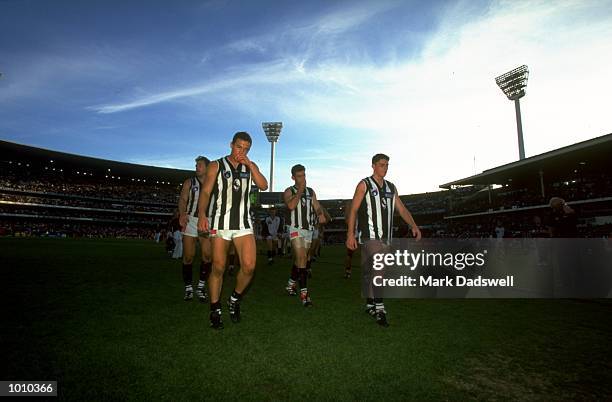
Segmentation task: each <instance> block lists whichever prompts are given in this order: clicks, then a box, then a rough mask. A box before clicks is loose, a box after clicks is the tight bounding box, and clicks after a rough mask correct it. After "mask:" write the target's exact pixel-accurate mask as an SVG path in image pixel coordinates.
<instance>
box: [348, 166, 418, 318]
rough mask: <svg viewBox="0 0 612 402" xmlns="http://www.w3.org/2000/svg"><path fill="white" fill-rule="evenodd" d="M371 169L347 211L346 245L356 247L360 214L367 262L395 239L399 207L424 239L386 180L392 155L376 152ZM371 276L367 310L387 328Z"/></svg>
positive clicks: (349, 247) (411, 225) (356, 190)
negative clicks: (394, 220)
mask: <svg viewBox="0 0 612 402" xmlns="http://www.w3.org/2000/svg"><path fill="white" fill-rule="evenodd" d="M372 169H373V173H372V176H370V177H366V178H365V179H363V180H361V181H360V182H359V184H357V188H356V189H355V195H354V196H353V201H352V202H351V206H350V210H349V213H348V222H347V226H348V228H347V232H346V247H347V248H348V249H349V250H356V249H357V238H356V237H355V221H356V219H357V216H359V220H358V221H359V230H358V232H359V234H360V239H359V240H360V243H361V244H362V248H361V260H362V263H363V264H364V265H365V264H366V263H368V258H369V257H371V256H373V255H374V254H377V253H386V252H389V250H390V248H391V247H390V246H391V240H392V239H393V214H394V212H395V209H396V208H397V211H398V212H399V214H400V216H401V217H402V219H403V220H404V222H406V223H407V224H408V225H410V227H411V229H412V235H413V236H414V237H415V238H416V240H417V241H418V240H420V239H421V231H420V230H419V227H418V226H417V225H416V223H415V222H414V219H413V218H412V214H410V212H409V211H408V209H407V208H406V207H405V206H404V204H403V203H402V201H401V200H400V198H399V193H398V192H397V188H396V187H395V185H394V184H393V183H391V182H389V181H387V180H385V176H386V175H387V170H388V169H389V157H388V156H387V155H385V154H376V155H374V156H373V157H372ZM370 269H371V267H370ZM366 271H367V270H366ZM370 279H371V278H366V280H367V281H368V283H369V284H370V286H369V287H368V292H369V294H368V299H367V302H366V312H367V313H368V314H370V315H371V316H372V317H375V318H376V322H377V323H378V324H379V325H381V326H383V327H388V326H389V323H388V322H387V312H386V311H385V305H384V304H383V299H382V298H378V297H376V296H375V295H374V290H373V289H372V286H371V285H372V283H371V281H370Z"/></svg>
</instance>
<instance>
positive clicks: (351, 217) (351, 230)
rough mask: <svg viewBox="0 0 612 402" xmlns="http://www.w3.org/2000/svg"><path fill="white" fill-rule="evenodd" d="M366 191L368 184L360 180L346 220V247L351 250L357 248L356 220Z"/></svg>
mask: <svg viewBox="0 0 612 402" xmlns="http://www.w3.org/2000/svg"><path fill="white" fill-rule="evenodd" d="M365 193H366V185H365V183H364V182H363V181H360V182H359V184H358V185H357V188H355V194H354V195H353V201H352V202H351V210H350V212H349V214H348V221H347V222H346V224H347V230H346V247H348V249H349V250H355V249H356V248H357V239H356V238H355V221H356V220H357V210H358V209H359V205H361V202H362V201H363V197H364V196H365Z"/></svg>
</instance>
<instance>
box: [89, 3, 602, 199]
mask: <svg viewBox="0 0 612 402" xmlns="http://www.w3.org/2000/svg"><path fill="white" fill-rule="evenodd" d="M372 4H375V3H372ZM364 7H365V8H364V9H357V10H355V9H352V10H344V11H342V10H339V11H338V12H337V13H331V14H329V15H326V16H323V17H319V18H318V19H316V20H314V21H305V22H303V23H301V24H295V28H293V29H291V30H289V31H287V32H284V33H283V34H280V35H279V34H278V32H271V33H268V34H265V35H261V36H258V37H253V38H249V39H244V40H242V41H237V42H234V43H233V44H230V45H229V47H227V48H226V49H225V50H223V51H235V52H262V51H264V50H265V51H269V50H270V49H271V48H274V52H273V54H274V55H275V56H276V57H277V58H276V59H275V60H274V61H273V62H271V63H260V64H254V65H248V66H246V67H243V68H239V69H234V70H231V71H226V72H225V73H222V74H220V75H219V76H217V77H216V78H214V79H211V80H208V81H205V82H203V83H198V84H196V85H188V86H185V87H181V88H179V89H170V90H168V91H164V92H159V93H152V94H150V95H146V96H142V97H139V98H136V99H132V100H129V101H125V102H116V103H109V104H105V105H100V106H96V107H92V108H91V109H92V110H94V111H97V112H98V113H117V112H122V111H127V110H130V109H134V108H139V107H144V106H148V105H153V104H158V103H163V102H169V101H174V100H178V99H182V100H188V101H192V102H193V103H194V104H196V105H199V104H201V105H202V107H205V106H206V104H208V103H218V102H222V103H223V104H226V105H230V106H231V108H233V109H235V110H238V111H241V112H243V113H246V114H248V115H252V116H257V117H261V116H270V115H276V116H278V118H282V119H284V121H290V122H292V123H293V125H294V127H295V130H294V134H295V135H313V142H317V143H319V144H320V145H321V147H322V148H324V149H326V152H327V150H328V149H329V148H330V147H332V145H333V147H332V148H333V149H341V148H340V147H341V146H344V147H348V152H349V153H350V158H346V157H345V155H344V154H342V153H341V152H337V153H333V154H332V156H333V157H337V158H338V160H340V161H343V160H344V161H345V162H344V163H338V164H335V165H334V169H333V174H332V175H331V176H333V177H334V178H342V179H341V180H332V179H331V178H330V174H329V173H321V172H326V170H325V169H327V168H328V167H329V166H330V163H333V160H330V159H333V157H332V158H330V153H329V152H327V154H326V155H324V154H325V152H324V153H323V154H318V153H309V154H307V156H306V157H305V158H303V160H305V161H308V162H309V163H310V162H311V164H312V169H310V170H309V178H310V179H312V180H316V181H317V182H319V183H320V184H319V185H318V186H317V187H316V188H318V189H319V193H320V195H321V197H324V198H342V197H344V198H346V197H350V196H351V195H352V193H353V191H354V185H355V184H356V180H359V179H360V178H362V177H363V176H365V175H367V174H368V173H369V159H370V157H371V155H372V154H373V153H376V152H384V153H387V154H389V155H390V156H391V169H390V173H389V178H390V179H391V180H393V181H394V182H395V183H396V184H397V185H398V187H399V189H400V191H401V192H402V193H411V192H419V191H431V190H435V189H436V188H437V186H438V185H439V184H442V183H444V182H447V181H451V180H454V179H458V178H460V177H465V176H469V175H471V174H473V173H474V171H473V169H474V168H473V165H474V158H476V163H477V165H478V166H479V167H480V168H481V169H487V168H491V167H494V166H497V165H500V164H502V163H508V162H511V161H513V160H516V159H517V154H518V151H517V146H516V125H515V120H514V119H515V117H514V109H513V106H512V104H511V102H509V101H508V100H507V99H506V98H505V97H504V95H503V94H502V93H501V91H500V90H499V89H498V88H497V86H496V85H495V82H494V77H495V76H497V75H499V74H501V73H504V72H506V71H508V70H510V69H512V68H514V67H517V66H519V65H521V64H527V65H529V67H530V71H531V75H530V80H529V85H528V88H527V96H526V97H525V98H523V99H522V101H521V104H522V109H523V128H524V132H525V144H526V150H527V155H528V156H529V155H534V154H537V153H541V152H545V151H547V150H550V149H553V148H557V147H560V146H564V145H568V144H570V143H573V142H577V141H580V140H585V139H588V138H592V137H595V136H598V135H602V134H605V133H608V132H610V131H612V130H611V129H610V127H612V115H611V114H610V113H609V112H608V110H607V109H608V107H607V104H608V96H609V93H610V92H611V90H612V70H610V69H609V68H608V66H609V65H610V64H611V63H610V61H612V60H611V59H612V42H611V41H610V40H609V38H610V37H612V18H611V15H610V14H611V13H610V11H609V10H612V7H610V2H609V1H599V2H597V1H592V2H582V1H559V2H547V1H529V2H527V1H522V2H515V1H499V2H493V3H492V4H491V5H490V7H489V8H488V9H486V10H482V11H481V12H479V13H477V14H474V13H473V12H470V13H464V12H462V10H463V9H464V8H463V7H468V5H467V3H457V4H455V5H452V6H450V7H449V8H447V9H446V10H444V14H443V16H442V18H441V21H440V25H439V26H438V27H437V29H436V31H435V32H433V33H432V34H431V35H430V36H429V37H428V38H427V40H426V42H425V43H424V46H423V49H422V52H421V53H420V54H418V55H417V57H414V58H411V59H402V58H401V55H398V56H397V57H394V58H392V59H393V60H394V61H393V62H392V63H389V64H386V65H380V63H374V62H371V60H370V59H369V58H368V57H364V58H363V60H360V61H358V60H356V59H355V58H350V60H349V61H348V62H347V61H344V62H343V61H340V60H342V58H339V57H335V56H334V52H332V51H330V49H332V48H333V46H334V45H336V42H335V40H334V39H335V38H339V37H341V36H342V35H343V34H345V33H348V32H350V31H351V30H353V29H359V26H360V25H361V24H363V23H364V22H365V21H368V20H369V19H371V18H373V17H375V16H377V15H380V14H381V13H384V12H386V11H388V10H390V9H391V8H392V7H395V4H394V3H389V4H385V5H384V6H375V5H373V6H364ZM412 34H413V33H412V32H410V31H409V29H407V30H406V32H404V33H401V32H399V33H397V34H396V35H394V36H393V37H390V38H389V39H388V43H385V49H393V48H394V47H396V48H397V47H399V44H401V43H402V41H405V40H408V39H409V35H412ZM279 38H280V39H279ZM298 39H299V41H298ZM274 40H280V43H277V44H275V43H274ZM292 43H294V46H293V48H292V46H291V44H292ZM332 50H333V49H332ZM384 56H385V55H381V58H383V59H384ZM204 94H206V95H207V96H206V97H202V96H200V95H204ZM249 99H250V100H254V101H250V102H249V101H248V100H249ZM245 100H246V101H245ZM262 119H263V118H262ZM311 122H316V124H317V125H324V126H329V127H336V128H338V132H339V134H338V136H339V139H338V142H335V141H336V140H335V139H334V138H330V137H317V135H316V134H310V133H309V132H308V131H309V129H308V125H309V124H311ZM349 133H353V138H355V139H356V141H355V143H354V144H353V143H351V142H350V138H351V135H349ZM355 133H356V134H355ZM342 141H345V142H344V143H343V142H342ZM337 147H338V148H337ZM292 156H293V155H292V153H291V152H290V153H289V154H287V155H279V163H285V164H286V166H285V167H284V168H285V169H286V168H287V166H290V163H291V159H292ZM285 161H286V162H285ZM279 184H283V185H284V184H288V182H287V179H286V178H284V179H282V180H280V181H279Z"/></svg>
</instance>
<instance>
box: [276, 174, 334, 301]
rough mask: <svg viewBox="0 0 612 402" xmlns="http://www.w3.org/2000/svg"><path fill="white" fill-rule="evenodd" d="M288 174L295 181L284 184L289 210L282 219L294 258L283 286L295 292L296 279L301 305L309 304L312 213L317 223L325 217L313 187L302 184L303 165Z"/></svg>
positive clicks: (289, 291) (290, 291)
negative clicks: (285, 223) (291, 183)
mask: <svg viewBox="0 0 612 402" xmlns="http://www.w3.org/2000/svg"><path fill="white" fill-rule="evenodd" d="M291 178H292V179H293V181H294V182H295V184H294V185H293V186H291V187H287V189H286V190H285V193H284V194H283V200H284V201H285V205H287V208H288V210H289V211H288V216H287V219H286V222H287V231H288V232H289V238H290V239H291V246H292V248H293V258H294V264H293V267H292V269H291V277H290V278H289V282H288V283H287V288H286V290H287V292H288V293H289V295H295V294H296V290H295V284H296V282H298V283H299V285H300V300H301V301H302V305H303V306H304V307H309V306H312V301H311V300H310V295H309V293H308V287H307V281H308V272H307V271H306V259H307V256H308V250H309V249H310V245H311V242H312V233H313V231H314V222H313V217H314V216H317V217H318V219H319V222H320V223H325V222H326V219H325V215H323V212H322V211H321V206H320V205H319V201H318V200H317V196H316V194H315V192H314V190H313V189H312V188H310V187H307V186H306V168H305V167H304V166H302V165H295V166H293V167H292V168H291Z"/></svg>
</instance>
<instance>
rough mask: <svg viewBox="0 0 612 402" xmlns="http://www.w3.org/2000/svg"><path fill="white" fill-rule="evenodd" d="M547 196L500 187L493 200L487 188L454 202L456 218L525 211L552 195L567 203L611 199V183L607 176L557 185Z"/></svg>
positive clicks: (533, 189)
mask: <svg viewBox="0 0 612 402" xmlns="http://www.w3.org/2000/svg"><path fill="white" fill-rule="evenodd" d="M545 194H549V195H548V196H546V197H542V195H541V193H540V190H539V189H535V188H532V189H527V188H518V189H515V188H512V187H501V188H498V189H495V190H492V191H491V200H490V201H489V194H488V191H486V189H485V190H484V191H481V192H480V193H479V194H478V195H475V194H473V195H471V196H470V197H463V199H462V201H459V202H455V203H454V205H453V208H452V214H453V215H459V214H468V213H476V212H484V211H488V210H500V209H513V208H524V207H529V206H537V205H543V204H547V203H548V200H549V198H550V194H554V195H555V196H556V197H561V198H563V199H565V200H566V201H567V202H572V201H580V200H588V199H595V198H604V197H612V180H611V179H610V178H608V177H605V176H590V177H583V178H581V179H580V180H569V181H563V182H555V183H552V185H550V186H548V187H547V188H545Z"/></svg>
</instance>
